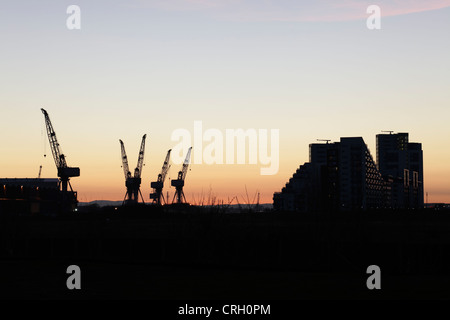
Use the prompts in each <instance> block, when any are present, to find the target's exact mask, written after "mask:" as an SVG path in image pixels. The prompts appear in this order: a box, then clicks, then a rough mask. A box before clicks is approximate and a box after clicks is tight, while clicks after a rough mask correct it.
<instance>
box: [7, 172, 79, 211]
mask: <svg viewBox="0 0 450 320" xmlns="http://www.w3.org/2000/svg"><path fill="white" fill-rule="evenodd" d="M68 193H70V195H71V198H74V199H76V192H68ZM66 202H67V201H66ZM64 203H65V202H64V197H63V194H62V192H61V191H60V190H59V180H58V179H29V178H23V179H8V178H6V179H0V213H2V214H3V213H4V214H17V215H33V214H50V215H53V214H56V213H58V212H60V211H61V210H62V208H63V207H62V205H63V204H64Z"/></svg>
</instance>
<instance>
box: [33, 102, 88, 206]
mask: <svg viewBox="0 0 450 320" xmlns="http://www.w3.org/2000/svg"><path fill="white" fill-rule="evenodd" d="M41 111H42V113H43V114H44V118H45V127H46V129H47V136H48V141H49V143H50V149H51V150H52V154H53V159H54V161H55V165H56V168H57V170H58V177H59V184H58V188H59V189H60V191H62V202H63V205H64V206H65V208H64V210H66V209H71V208H74V207H75V206H76V204H77V202H78V201H77V199H76V198H77V195H76V192H74V191H73V189H72V185H71V184H70V178H71V177H79V176H80V168H78V167H69V166H67V162H66V157H65V156H64V154H63V153H62V152H61V148H60V145H59V143H58V139H57V138H56V133H55V130H54V128H53V125H52V122H51V120H50V117H49V115H48V113H47V111H46V110H45V109H43V108H41ZM68 186H69V187H70V190H71V191H70V192H68V190H67V187H68Z"/></svg>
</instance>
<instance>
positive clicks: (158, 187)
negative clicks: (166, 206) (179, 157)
mask: <svg viewBox="0 0 450 320" xmlns="http://www.w3.org/2000/svg"><path fill="white" fill-rule="evenodd" d="M171 151H172V149H170V150H169V151H167V155H166V159H165V160H164V164H163V166H162V169H161V173H160V174H158V181H154V182H152V183H150V187H152V188H153V193H150V199H153V203H155V204H157V205H161V198H162V199H163V200H164V202H166V199H164V194H163V193H162V190H163V188H164V180H166V175H167V172H168V171H169V169H170V165H169V160H170V152H171ZM168 200H169V199H167V201H168Z"/></svg>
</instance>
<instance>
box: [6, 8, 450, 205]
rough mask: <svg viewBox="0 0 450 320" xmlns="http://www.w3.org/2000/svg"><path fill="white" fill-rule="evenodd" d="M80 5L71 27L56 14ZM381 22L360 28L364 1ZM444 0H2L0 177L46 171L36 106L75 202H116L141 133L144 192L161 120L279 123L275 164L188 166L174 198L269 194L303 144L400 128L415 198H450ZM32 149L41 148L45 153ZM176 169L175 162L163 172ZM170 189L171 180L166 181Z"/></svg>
mask: <svg viewBox="0 0 450 320" xmlns="http://www.w3.org/2000/svg"><path fill="white" fill-rule="evenodd" d="M72 4H75V5H78V6H79V7H80V8H81V29H80V30H69V29H67V27H66V19H67V18H68V17H69V15H68V14H67V13H66V9H67V7H68V6H69V5H72ZM373 4H375V5H378V6H380V8H381V14H382V18H381V30H369V29H368V28H367V27H366V19H367V17H368V16H369V14H367V13H366V8H367V7H368V6H369V5H373ZM449 32H450V0H447V1H437V0H432V1H413V0H409V1H387V0H381V1H356V0H355V1H352V0H344V1H331V0H322V1H299V0H298V1H288V0H277V1H275V0H273V1H271V0H266V1H262V0H259V1H257V0H229V1H225V0H174V1H170V0H128V1H106V0H95V1H78V0H75V1H72V0H71V1H60V0H58V1H56V0H53V1H49V0H44V1H20V0H18V1H8V2H6V1H2V2H1V3H0V45H1V50H0V58H1V59H0V106H1V117H0V128H1V131H0V132H1V135H0V145H1V157H0V177H1V178H15V177H17V178H25V177H28V178H35V177H37V175H38V172H39V166H40V165H42V166H43V169H42V176H43V177H48V178H54V177H56V167H55V164H54V163H53V159H52V157H51V151H50V147H49V143H48V139H47V136H46V132H45V124H44V116H43V115H42V113H41V111H40V108H45V109H46V110H47V111H48V113H49V115H50V118H51V120H52V122H53V125H54V128H55V131H56V134H57V137H58V140H59V142H60V144H61V147H62V150H63V152H64V153H65V155H66V157H67V162H68V164H69V166H78V167H80V169H81V176H80V177H78V178H73V179H72V180H71V182H72V186H73V187H74V189H75V190H77V191H78V198H79V200H80V201H83V202H85V201H93V200H122V199H123V196H124V194H125V182H124V176H123V172H122V169H121V157H120V144H119V139H122V140H123V141H124V143H125V147H126V150H127V153H128V159H129V162H130V168H132V169H133V168H134V167H135V165H136V161H137V156H138V149H139V145H140V142H141V138H142V135H143V134H147V147H146V153H145V167H144V169H143V173H142V181H143V184H142V187H141V190H142V193H143V195H144V199H145V201H146V202H149V201H150V200H149V193H150V192H151V189H150V182H151V181H154V180H156V177H157V175H158V173H159V171H160V169H161V166H162V164H163V160H164V157H165V155H166V152H167V150H168V149H170V148H173V147H174V146H175V145H176V144H177V142H175V141H171V134H172V132H173V131H174V130H176V129H180V128H184V129H187V130H189V131H191V132H192V133H193V127H194V121H202V124H203V128H204V130H207V129H210V128H211V129H218V130H219V131H221V132H223V133H224V134H225V130H226V129H238V128H242V129H244V130H246V129H252V128H253V129H256V130H258V129H268V130H270V129H279V133H280V152H279V171H278V173H277V174H275V175H269V176H262V175H260V168H261V167H262V166H261V165H260V164H257V165H237V164H234V165H230V164H229V165H225V164H223V165H206V164H203V165H199V164H194V165H192V166H191V171H189V172H188V174H187V178H186V187H185V194H186V197H187V198H188V201H191V202H193V201H194V198H193V197H194V196H195V198H196V199H198V198H199V197H200V196H201V194H202V193H203V195H204V197H206V198H207V197H208V194H209V193H211V194H213V195H214V196H216V197H217V198H220V199H224V200H225V201H226V199H227V197H230V198H232V197H234V196H239V200H240V202H243V201H244V200H243V199H242V197H245V198H246V195H245V193H246V191H245V188H247V190H248V193H249V196H250V197H251V198H253V196H254V194H255V193H256V192H257V191H259V192H260V193H261V200H260V202H262V203H270V202H272V195H273V192H275V191H280V190H281V188H282V187H283V186H284V184H285V183H286V182H287V180H288V179H289V178H290V177H291V176H292V174H293V173H294V171H295V170H296V169H297V168H298V167H299V166H300V165H301V164H303V163H304V162H307V161H308V145H309V144H310V143H313V142H316V140H317V139H330V140H332V141H338V140H339V138H340V137H343V136H347V137H349V136H361V137H363V138H364V140H365V142H366V143H367V144H368V146H369V148H370V150H371V152H372V156H373V157H374V158H375V156H376V145H375V136H376V134H378V133H380V132H381V130H393V131H395V132H409V136H410V141H411V142H421V143H422V147H423V152H424V189H425V192H428V194H429V197H428V200H429V202H448V203H450V148H449V147H450V41H449ZM44 154H46V155H47V156H46V157H44ZM180 167H181V165H178V164H177V165H175V164H174V165H173V166H172V168H171V170H170V172H169V176H170V178H176V174H177V172H178V170H179V169H180ZM169 185H170V183H169V181H167V182H166V188H165V189H164V193H166V191H169V193H170V195H171V197H172V196H173V193H174V189H173V188H168V187H169Z"/></svg>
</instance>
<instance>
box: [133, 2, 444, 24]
mask: <svg viewBox="0 0 450 320" xmlns="http://www.w3.org/2000/svg"><path fill="white" fill-rule="evenodd" d="M138 5H140V6H150V7H156V8H159V9H162V10H168V11H199V12H203V13H205V14H206V15H211V16H214V17H217V18H221V19H226V20H230V19H231V20H252V21H346V20H358V19H365V18H367V16H368V14H367V13H366V9H367V7H368V6H370V5H378V6H379V7H380V8H381V14H382V16H385V17H386V16H397V15H404V14H410V13H419V12H424V11H430V10H438V9H442V8H446V7H450V0H341V1H337V0H307V1H305V0H138Z"/></svg>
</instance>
